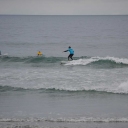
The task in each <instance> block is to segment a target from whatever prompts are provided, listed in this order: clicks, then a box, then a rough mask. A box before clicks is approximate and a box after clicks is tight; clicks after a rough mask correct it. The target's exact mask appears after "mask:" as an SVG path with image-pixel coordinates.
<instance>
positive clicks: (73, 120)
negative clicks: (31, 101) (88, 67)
mask: <svg viewBox="0 0 128 128" xmlns="http://www.w3.org/2000/svg"><path fill="white" fill-rule="evenodd" d="M39 121H40V122H71V123H78V122H104V123H106V122H107V123H109V122H128V118H126V117H121V118H116V117H114V118H100V117H95V118H94V117H79V118H72V117H68V118H24V119H16V118H10V119H9V118H3V119H0V122H39Z"/></svg>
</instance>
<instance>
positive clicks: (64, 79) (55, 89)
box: [0, 16, 128, 128]
mask: <svg viewBox="0 0 128 128" xmlns="http://www.w3.org/2000/svg"><path fill="white" fill-rule="evenodd" d="M127 23H128V16H0V50H1V53H2V55H1V56H0V127H4V128H7V127H9V128H15V127H23V128H26V127H32V128H35V127H39V128H40V127H41V128H42V127H43V128H46V127H47V128H51V127H53V128H56V127H57V128H60V127H62V128H64V127H68V128H74V127H76V128H77V127H81V128H84V127H89V128H92V127H93V128H96V127H98V128H102V127H104V128H109V127H113V128H120V127H123V128H127V124H128V102H127V99H128V57H127V55H128V52H127V49H128V43H127V41H128V36H127V35H128V24H127ZM68 46H71V47H72V48H73V49H74V51H75V55H74V60H73V61H67V56H68V54H69V53H64V52H63V51H64V50H67V48H68ZM39 50H40V51H41V52H42V53H43V56H40V57H39V56H37V52H38V51H39ZM62 61H65V63H64V64H61V62H62Z"/></svg>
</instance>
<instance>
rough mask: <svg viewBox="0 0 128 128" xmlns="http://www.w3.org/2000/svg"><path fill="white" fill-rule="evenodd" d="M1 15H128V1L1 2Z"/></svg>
mask: <svg viewBox="0 0 128 128" xmlns="http://www.w3.org/2000/svg"><path fill="white" fill-rule="evenodd" d="M0 14H29V15H128V0H0Z"/></svg>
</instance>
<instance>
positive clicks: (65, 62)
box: [60, 60, 73, 64]
mask: <svg viewBox="0 0 128 128" xmlns="http://www.w3.org/2000/svg"><path fill="white" fill-rule="evenodd" d="M71 61H73V60H67V61H61V62H60V64H67V63H70V62H71Z"/></svg>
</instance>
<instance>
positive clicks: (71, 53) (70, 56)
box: [64, 46, 74, 60]
mask: <svg viewBox="0 0 128 128" xmlns="http://www.w3.org/2000/svg"><path fill="white" fill-rule="evenodd" d="M64 52H69V53H70V54H69V56H68V60H69V58H71V60H73V58H72V57H73V55H74V50H73V49H72V48H71V46H69V47H68V50H66V51H64Z"/></svg>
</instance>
